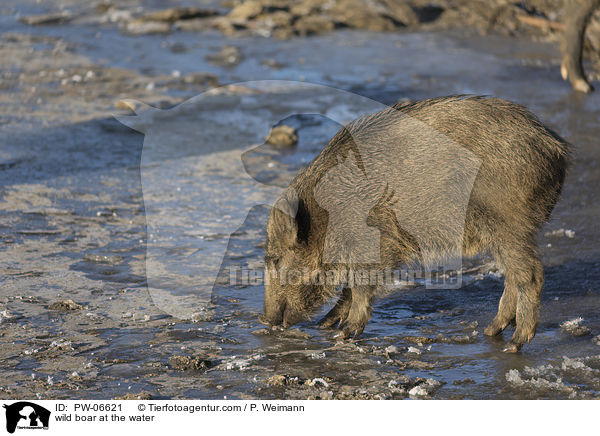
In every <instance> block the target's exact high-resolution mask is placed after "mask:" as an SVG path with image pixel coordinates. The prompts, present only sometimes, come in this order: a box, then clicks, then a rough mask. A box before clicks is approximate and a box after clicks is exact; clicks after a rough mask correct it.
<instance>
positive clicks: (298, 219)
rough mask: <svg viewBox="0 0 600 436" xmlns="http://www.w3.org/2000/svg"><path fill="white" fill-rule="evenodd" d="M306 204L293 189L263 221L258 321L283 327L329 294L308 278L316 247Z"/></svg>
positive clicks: (303, 316)
mask: <svg viewBox="0 0 600 436" xmlns="http://www.w3.org/2000/svg"><path fill="white" fill-rule="evenodd" d="M311 221H313V220H311V216H310V212H309V210H308V208H307V204H306V202H305V201H304V200H302V199H301V198H298V196H297V195H296V193H295V191H294V190H293V188H289V189H288V190H287V191H286V192H285V193H284V194H283V196H282V197H280V198H279V199H278V200H277V202H276V203H275V205H274V206H273V209H272V210H271V215H270V216H269V220H268V222H267V248H266V254H265V305H264V315H263V316H261V317H260V321H261V322H262V323H264V324H267V325H270V326H274V325H280V324H282V323H283V326H284V327H285V328H287V327H289V326H291V325H293V324H295V323H297V322H299V321H302V320H304V319H307V318H308V317H309V316H310V314H311V313H312V312H313V311H314V310H315V309H317V308H318V307H319V306H320V305H322V304H323V303H324V302H325V300H326V299H327V298H328V297H329V295H328V291H327V288H326V287H325V286H323V285H322V284H320V282H319V281H315V280H311V279H310V278H311V277H312V278H314V273H315V272H318V271H319V262H320V258H319V256H320V255H319V254H318V252H319V250H318V249H316V248H315V247H316V245H317V244H316V241H315V240H314V239H315V237H314V231H313V232H311V230H314V229H311Z"/></svg>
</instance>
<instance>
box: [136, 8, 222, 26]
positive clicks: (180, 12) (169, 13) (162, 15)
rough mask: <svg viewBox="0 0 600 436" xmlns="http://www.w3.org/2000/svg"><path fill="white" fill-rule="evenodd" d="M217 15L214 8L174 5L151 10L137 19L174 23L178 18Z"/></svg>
mask: <svg viewBox="0 0 600 436" xmlns="http://www.w3.org/2000/svg"><path fill="white" fill-rule="evenodd" d="M215 15H217V11H216V10H214V9H201V8H193V7H190V8H183V7H179V8H178V7H174V8H168V9H163V10H161V11H155V12H151V13H149V14H146V15H143V16H141V17H140V18H138V20H139V21H155V22H156V21H162V22H166V23H174V22H175V21H179V20H190V19H193V18H206V17H212V16H215Z"/></svg>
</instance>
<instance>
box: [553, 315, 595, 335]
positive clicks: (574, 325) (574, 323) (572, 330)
mask: <svg viewBox="0 0 600 436" xmlns="http://www.w3.org/2000/svg"><path fill="white" fill-rule="evenodd" d="M582 322H583V318H581V317H579V318H575V319H572V320H570V321H564V322H562V323H561V324H560V328H561V329H563V330H564V331H566V332H567V333H569V334H570V335H573V336H585V335H587V334H589V333H590V332H591V330H590V328H589V327H586V326H584V325H581V323H582Z"/></svg>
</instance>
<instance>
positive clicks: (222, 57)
mask: <svg viewBox="0 0 600 436" xmlns="http://www.w3.org/2000/svg"><path fill="white" fill-rule="evenodd" d="M205 58H206V60H207V61H209V62H211V63H213V64H217V65H220V66H223V67H235V66H236V65H237V64H239V63H240V62H241V61H242V59H243V58H244V57H243V56H242V53H241V52H240V49H239V48H237V47H235V46H233V45H225V46H223V47H222V48H221V50H220V51H219V52H218V53H214V54H208V55H206V56H205Z"/></svg>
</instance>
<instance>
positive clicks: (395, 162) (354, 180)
mask: <svg viewBox="0 0 600 436" xmlns="http://www.w3.org/2000/svg"><path fill="white" fill-rule="evenodd" d="M569 149H570V146H569V145H568V143H567V142H565V141H564V140H563V139H562V138H561V137H560V136H558V135H557V134H556V133H554V132H553V131H552V130H550V129H549V128H547V127H545V126H544V125H543V124H542V123H541V122H540V121H538V119H537V118H536V117H535V116H534V115H532V114H531V113H530V112H528V111H527V110H526V109H525V108H524V107H522V106H519V105H517V104H514V103H512V102H509V101H506V100H502V99H498V98H487V97H478V96H449V97H441V98H435V99H429V100H424V101H420V102H414V103H407V104H396V105H394V106H392V107H390V108H388V109H385V110H383V111H380V112H377V113H375V114H373V115H368V116H365V117H362V118H359V119H358V120H356V121H354V122H352V123H350V124H349V125H347V126H345V127H344V128H342V129H341V130H340V131H339V132H338V133H337V134H336V135H335V136H334V137H333V138H332V139H331V140H330V142H329V143H328V144H327V145H326V146H325V147H324V148H323V150H322V151H321V152H320V154H319V155H318V156H317V157H316V158H315V159H314V160H313V161H312V162H311V163H310V164H309V165H308V166H307V167H306V168H304V169H303V170H302V171H300V172H299V174H298V175H297V176H296V177H295V179H294V180H293V181H292V183H291V184H290V186H289V187H288V188H287V190H286V191H285V192H284V194H283V195H282V196H281V198H280V199H279V200H278V201H277V202H276V204H275V207H273V209H272V211H271V214H270V216H269V219H268V223H267V245H266V253H265V277H266V279H267V280H266V282H265V300H264V315H262V316H261V317H260V320H261V322H263V323H265V324H267V325H271V326H273V325H280V324H283V326H284V327H289V326H291V325H293V324H294V323H296V322H299V321H301V320H305V319H308V318H309V316H310V314H311V313H313V312H314V311H315V310H316V309H317V308H319V307H320V306H322V305H323V304H324V303H325V302H326V301H327V300H328V299H330V298H331V297H333V296H334V295H335V293H336V291H337V290H338V289H339V288H340V286H336V283H335V282H334V283H331V282H328V281H326V282H323V281H314V282H312V281H311V282H307V281H302V282H300V281H298V280H291V279H290V280H287V278H286V279H285V280H283V279H282V278H283V276H284V272H286V271H294V270H303V271H309V272H319V271H330V270H332V269H333V270H334V271H338V272H339V271H342V270H349V271H356V270H359V269H361V268H364V267H367V268H368V269H370V270H373V269H374V270H376V271H382V270H384V269H386V268H390V267H391V268H393V267H397V265H412V264H421V265H422V264H428V265H431V264H434V263H435V262H436V259H438V258H439V259H445V258H447V257H448V256H449V255H450V256H459V257H460V256H474V255H477V254H480V253H491V255H493V257H494V258H495V260H496V262H497V263H498V265H499V266H500V267H501V268H503V269H504V273H505V285H504V292H503V295H502V297H501V299H500V303H499V308H498V313H497V315H496V316H495V318H494V319H493V320H492V322H491V323H490V324H489V325H488V326H487V328H486V329H485V334H486V335H490V336H491V335H498V334H500V333H501V332H502V331H503V330H504V329H505V328H506V327H507V326H508V325H509V324H511V323H516V329H515V332H514V335H513V336H512V340H511V341H510V342H509V343H508V344H507V346H506V348H505V351H508V352H516V351H518V350H519V349H520V348H521V347H522V346H523V344H525V343H528V342H529V341H531V339H532V338H533V337H534V335H535V331H536V326H537V323H538V318H539V307H540V295H541V291H542V284H543V274H544V273H543V267H542V263H541V262H540V259H539V255H538V250H537V247H536V241H535V239H536V234H537V232H538V230H539V228H540V226H541V225H542V224H543V223H544V222H545V221H546V220H547V219H548V218H549V216H550V214H551V212H552V210H553V208H554V205H555V204H556V202H557V200H558V198H559V196H560V192H561V189H562V185H563V181H564V178H565V173H566V170H567V166H568V162H569V154H570V153H569ZM332 174H333V175H332ZM332 211H333V212H332ZM333 215H335V216H333ZM365 223H366V224H365ZM373 247H375V250H374V251H375V254H376V256H373V255H372V254H373V253H371V255H366V254H365V251H369V250H371V251H373ZM367 254H368V253H367ZM377 291H378V285H377V284H372V283H366V284H365V283H358V284H356V283H350V284H349V285H346V286H343V287H342V289H341V296H340V297H339V300H338V301H337V304H335V307H333V309H331V311H330V312H329V313H328V314H327V315H326V316H325V317H324V318H323V320H321V326H322V327H324V328H330V327H332V326H334V325H336V324H338V325H339V328H340V330H341V331H340V333H339V335H341V336H343V337H344V338H348V337H350V336H352V335H354V337H356V336H358V335H360V334H361V333H362V331H363V329H364V328H365V326H366V324H367V323H368V321H369V319H370V317H371V311H372V304H373V301H374V298H375V296H376V293H377Z"/></svg>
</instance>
